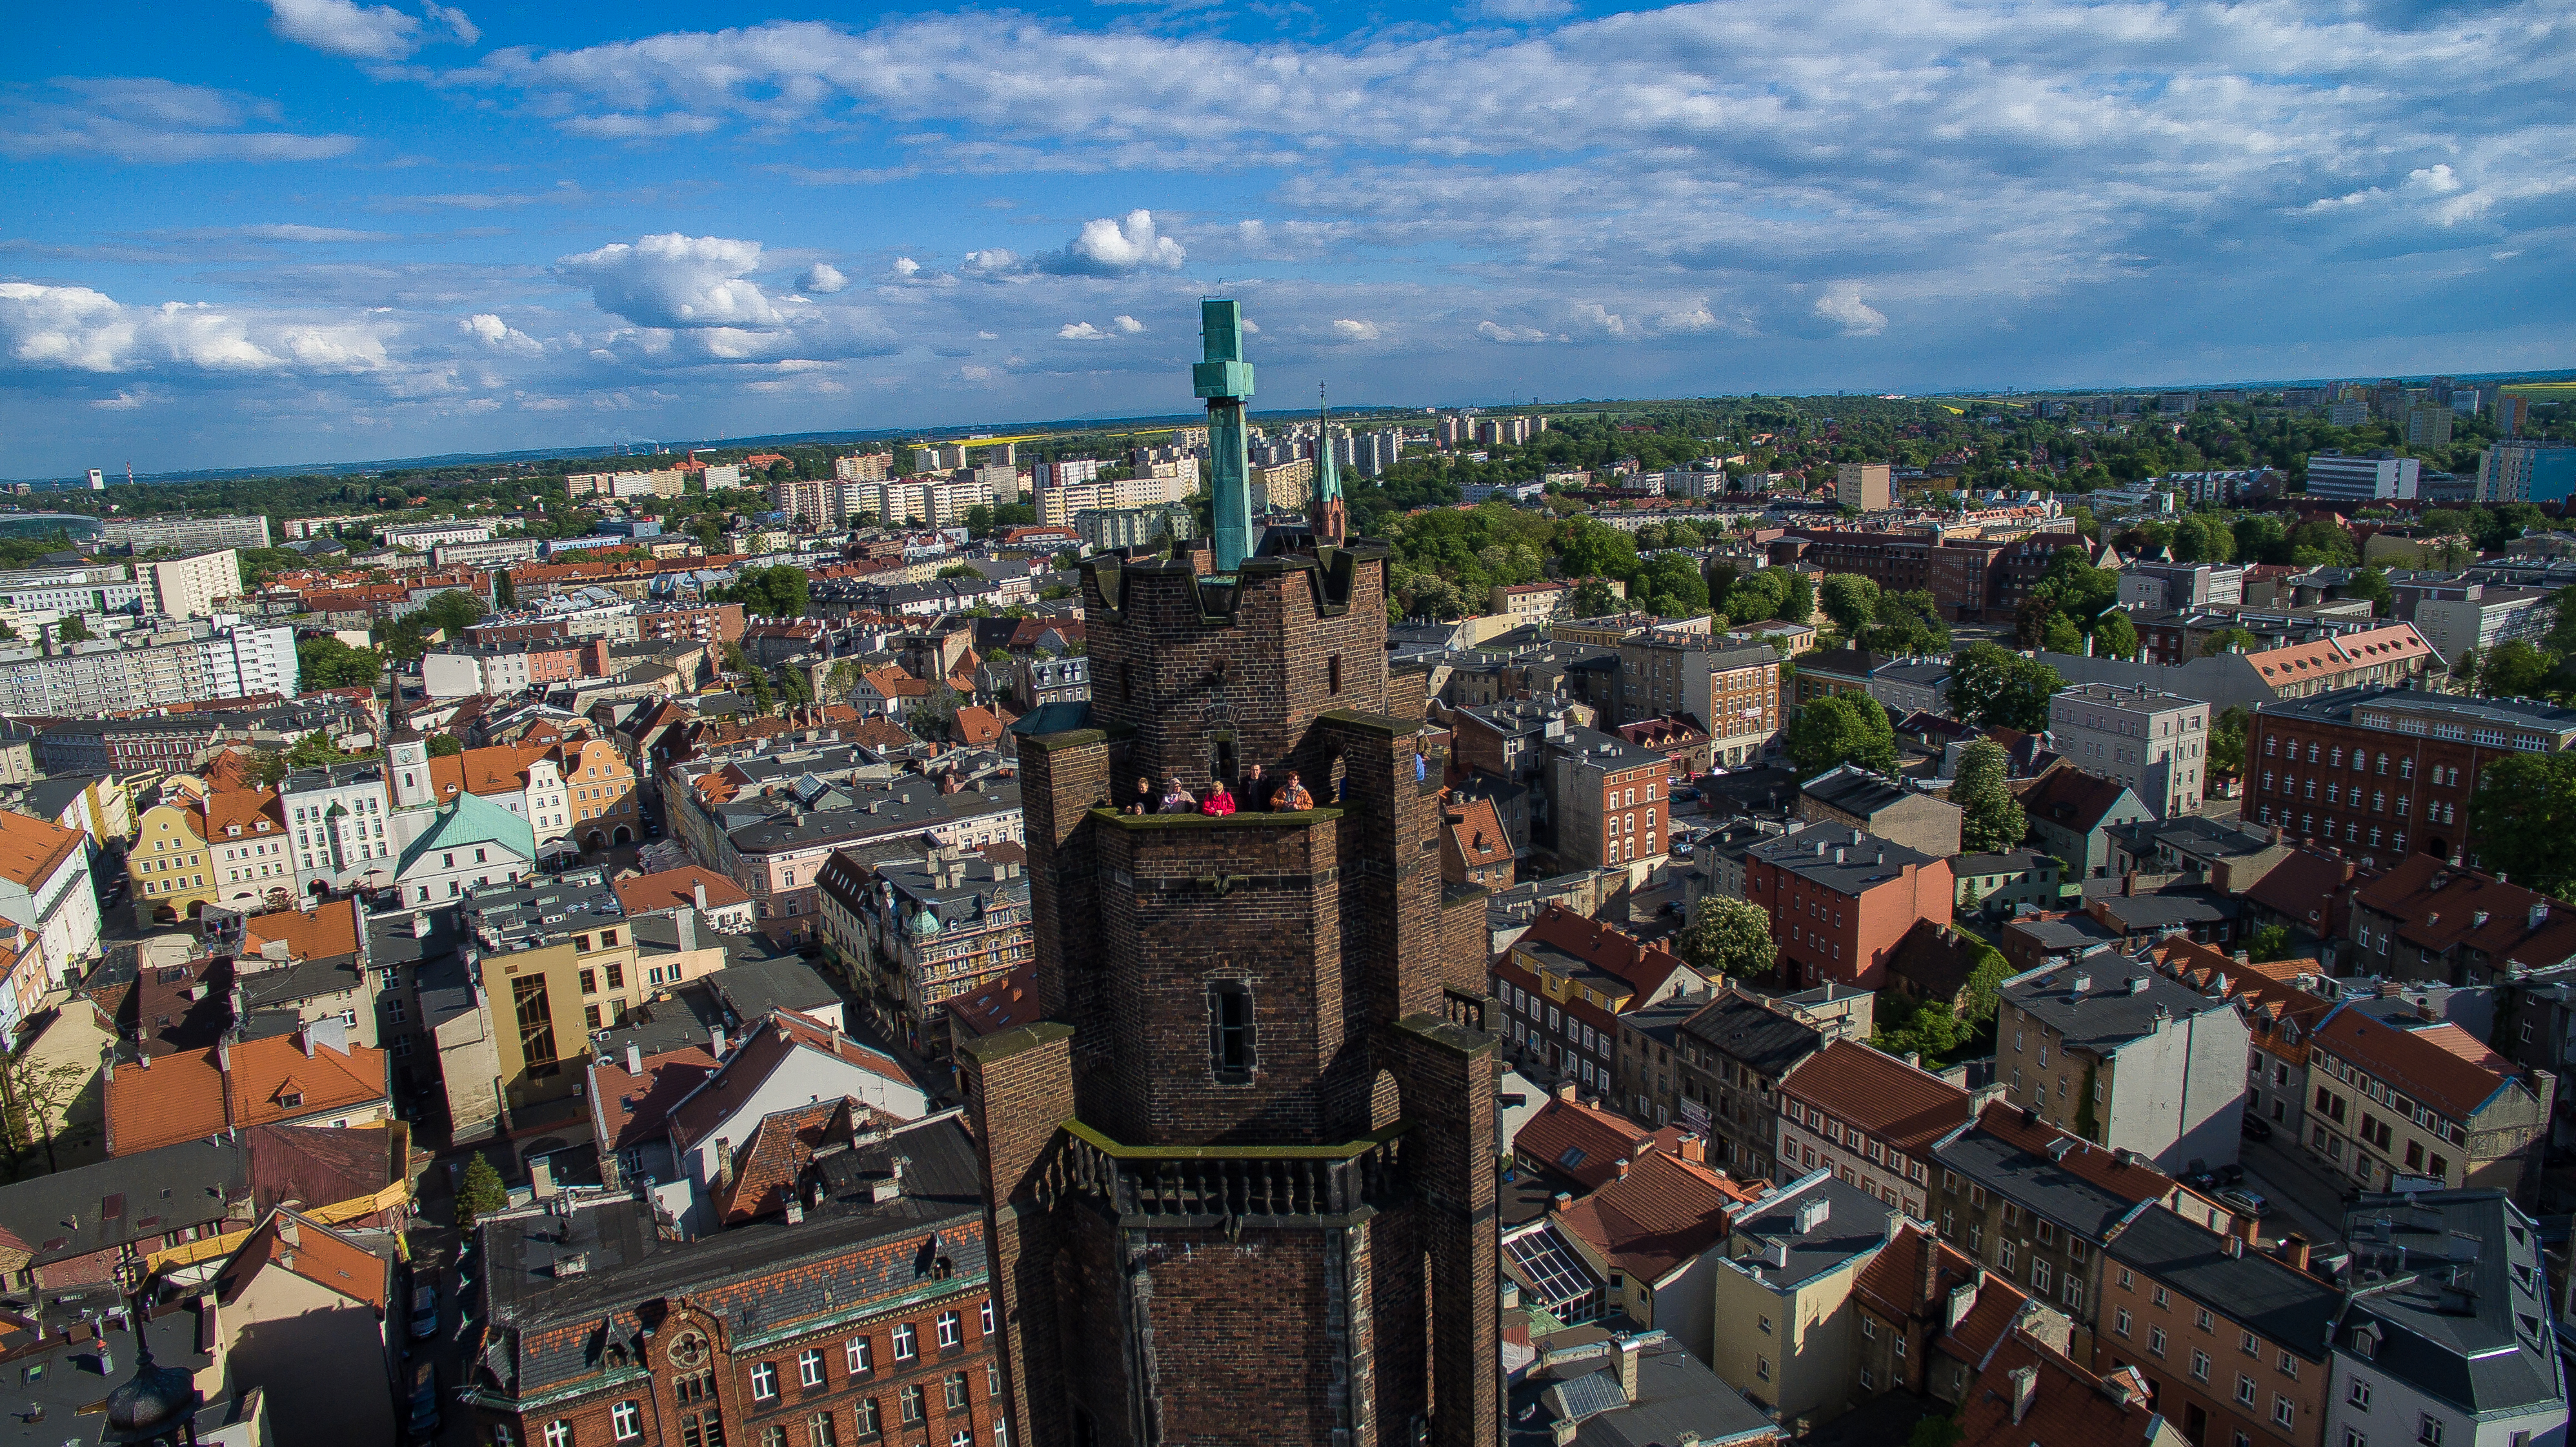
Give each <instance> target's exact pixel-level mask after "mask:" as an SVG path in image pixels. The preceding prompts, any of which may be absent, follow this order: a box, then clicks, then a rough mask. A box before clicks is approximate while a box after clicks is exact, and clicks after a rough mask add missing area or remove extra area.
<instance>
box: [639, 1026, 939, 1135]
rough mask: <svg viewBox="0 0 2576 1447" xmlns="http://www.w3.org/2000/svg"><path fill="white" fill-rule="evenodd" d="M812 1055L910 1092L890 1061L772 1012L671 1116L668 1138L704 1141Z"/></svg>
mask: <svg viewBox="0 0 2576 1447" xmlns="http://www.w3.org/2000/svg"><path fill="white" fill-rule="evenodd" d="M806 1052H811V1053H813V1054H817V1055H821V1056H823V1057H826V1058H828V1059H832V1060H837V1061H840V1062H841V1063H843V1064H845V1065H848V1066H851V1067H853V1068H854V1069H857V1070H861V1071H865V1072H868V1073H869V1074H872V1075H877V1076H880V1077H883V1078H884V1079H886V1080H890V1081H893V1082H895V1083H896V1084H898V1085H902V1086H905V1087H912V1084H913V1083H912V1077H910V1076H908V1075H906V1074H904V1071H903V1067H902V1066H901V1065H898V1064H897V1063H895V1061H894V1058H893V1057H892V1056H888V1055H884V1054H880V1053H879V1052H877V1051H874V1050H870V1049H869V1048H868V1047H866V1046H864V1045H861V1044H860V1043H858V1042H857V1041H855V1040H852V1039H851V1038H849V1037H848V1036H846V1035H843V1034H841V1033H840V1032H838V1031H836V1030H832V1029H828V1028H826V1027H824V1026H822V1025H819V1024H816V1023H815V1022H814V1021H811V1020H808V1019H806V1018H804V1017H803V1016H801V1015H795V1014H791V1013H789V1012H787V1011H785V1010H773V1011H771V1012H770V1013H769V1016H768V1018H767V1019H764V1020H762V1021H760V1022H759V1023H758V1024H757V1025H755V1026H753V1027H751V1028H750V1029H749V1032H748V1033H747V1034H745V1036H744V1037H743V1040H742V1043H741V1044H740V1045H738V1046H736V1047H735V1048H734V1050H733V1052H732V1053H731V1054H729V1055H727V1056H726V1057H725V1059H724V1063H723V1064H722V1065H721V1066H719V1067H717V1070H716V1073H715V1074H714V1075H713V1076H711V1077H709V1078H708V1080H707V1081H706V1083H705V1084H704V1085H703V1086H701V1087H700V1088H699V1089H698V1090H697V1091H696V1093H694V1094H692V1095H691V1096H690V1097H689V1098H688V1099H687V1100H685V1101H682V1102H681V1103H680V1104H679V1105H678V1106H677V1107H675V1108H673V1110H672V1111H671V1113H670V1121H671V1134H672V1137H673V1138H674V1139H675V1140H678V1141H681V1142H683V1143H686V1142H693V1141H699V1140H703V1139H705V1138H706V1137H707V1136H708V1135H709V1134H711V1133H713V1132H714V1130H715V1129H716V1127H717V1126H719V1125H721V1124H723V1123H724V1122H725V1121H727V1120H729V1119H731V1118H732V1117H733V1115H734V1112H736V1111H738V1110H740V1109H741V1108H742V1106H743V1104H744V1103H745V1102H747V1101H749V1100H750V1099H751V1098H752V1095H753V1094H754V1093H755V1092H757V1091H758V1090H759V1089H760V1087H761V1085H762V1083H763V1082H765V1081H767V1080H768V1079H769V1077H770V1076H771V1075H772V1074H774V1073H775V1072H777V1071H778V1070H779V1069H780V1068H781V1067H783V1066H785V1065H786V1064H787V1063H788V1062H789V1061H790V1060H793V1059H795V1058H796V1057H797V1056H798V1055H799V1054H801V1053H806Z"/></svg>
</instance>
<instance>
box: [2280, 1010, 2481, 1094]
mask: <svg viewBox="0 0 2576 1447" xmlns="http://www.w3.org/2000/svg"><path fill="white" fill-rule="evenodd" d="M2315 1043H2316V1048H2318V1049H2320V1050H2327V1051H2331V1052H2333V1053H2334V1054H2335V1055H2337V1056H2340V1057H2342V1058H2343V1059H2345V1060H2349V1061H2351V1062H2352V1063H2353V1064H2354V1065H2355V1066H2356V1067H2358V1068H2360V1069H2363V1070H2367V1071H2369V1072H2370V1073H2371V1074H2373V1075H2375V1076H2378V1077H2379V1078H2380V1079H2381V1080H2384V1081H2386V1082H2387V1083H2388V1084H2389V1085H2390V1086H2391V1087H2393V1088H2395V1089H2397V1090H2400V1091H2403V1092H2405V1093H2406V1094H2407V1095H2410V1096H2413V1097H2415V1098H2416V1099H2418V1100H2420V1101H2422V1102H2424V1103H2425V1104H2426V1105H2429V1106H2431V1107H2433V1108H2434V1109H2435V1110H2438V1111H2440V1112H2441V1113H2442V1114H2444V1115H2447V1116H2449V1117H2451V1118H2452V1119H2453V1120H2459V1121H2465V1120H2467V1119H2469V1118H2470V1117H2471V1116H2474V1115H2476V1114H2477V1113H2478V1112H2479V1111H2480V1110H2482V1109H2484V1108H2485V1106H2486V1103H2487V1102H2488V1101H2490V1100H2492V1099H2494V1098H2495V1095H2496V1092H2498V1091H2500V1090H2502V1089H2504V1087H2505V1086H2506V1085H2507V1084H2508V1083H2509V1082H2511V1081H2512V1080H2513V1079H2514V1078H2515V1076H2516V1075H2517V1074H2519V1072H2518V1070H2517V1069H2516V1068H2515V1066H2514V1063H2513V1062H2512V1061H2510V1060H2507V1059H2505V1058H2504V1057H2503V1056H2501V1055H2498V1054H2497V1053H2495V1051H2493V1050H2491V1049H2488V1048H2487V1046H2486V1044H2485V1042H2483V1041H2481V1040H2479V1039H2478V1038H2477V1037H2476V1036H2474V1035H2472V1034H2470V1033H2469V1032H2468V1031H2466V1030H2463V1029H2461V1028H2460V1027H2459V1026H2457V1025H2454V1024H2451V1023H2450V1022H2449V1021H2447V1020H2445V1021H2438V1022H2436V1021H2410V1020H2403V1019H2400V1020H2396V1021H2381V1020H2376V1019H2373V1018H2371V1017H2370V1016H2369V1015H2367V1014H2365V1013H2363V1012H2362V1011H2360V1010H2357V1009H2354V1008H2352V1006H2351V1004H2350V1002H2346V1003H2345V1004H2343V1005H2339V1006H2337V1007H2336V1008H2335V1012H2334V1013H2333V1014H2331V1015H2328V1016H2327V1017H2326V1022H2325V1024H2324V1025H2322V1026H2320V1027H2318V1030H2317V1034H2316V1042H2315Z"/></svg>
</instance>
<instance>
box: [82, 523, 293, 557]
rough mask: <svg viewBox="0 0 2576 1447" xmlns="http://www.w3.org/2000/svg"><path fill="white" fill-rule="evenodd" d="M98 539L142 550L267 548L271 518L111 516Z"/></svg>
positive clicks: (100, 529) (111, 544) (109, 545)
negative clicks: (269, 520) (269, 519)
mask: <svg viewBox="0 0 2576 1447" xmlns="http://www.w3.org/2000/svg"><path fill="white" fill-rule="evenodd" d="M98 540H99V542H100V544H101V545H103V546H106V547H110V548H129V549H131V550H133V551H135V552H138V553H148V552H152V551H154V550H155V549H159V548H177V549H180V550H181V551H183V552H185V551H193V550H203V549H207V548H264V547H267V546H268V519H267V518H266V517H265V516H263V515H261V514H258V513H249V514H245V515H243V516H240V517H202V518H201V517H187V516H180V517H148V518H108V519H106V520H105V521H104V522H102V523H101V524H100V526H99V535H98Z"/></svg>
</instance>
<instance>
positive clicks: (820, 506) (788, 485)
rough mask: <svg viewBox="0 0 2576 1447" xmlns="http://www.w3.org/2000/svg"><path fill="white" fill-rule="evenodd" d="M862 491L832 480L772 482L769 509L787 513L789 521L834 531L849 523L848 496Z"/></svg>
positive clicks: (804, 479)
mask: <svg viewBox="0 0 2576 1447" xmlns="http://www.w3.org/2000/svg"><path fill="white" fill-rule="evenodd" d="M861 490H862V489H860V488H855V487H852V486H851V485H850V484H848V483H846V482H842V481H839V480H837V479H833V478H819V477H818V478H797V479H795V480H794V481H791V482H773V483H771V484H770V485H769V509H770V511H772V512H783V513H785V514H787V517H788V520H789V521H791V522H793V521H803V522H805V523H807V524H809V525H811V526H814V527H818V528H836V527H840V526H842V525H843V524H844V523H846V522H848V521H849V517H850V510H851V503H850V495H851V494H852V493H854V492H859V491H861Z"/></svg>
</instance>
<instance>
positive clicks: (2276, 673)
mask: <svg viewBox="0 0 2576 1447" xmlns="http://www.w3.org/2000/svg"><path fill="white" fill-rule="evenodd" d="M2432 651H2433V648H2432V645H2431V644H2428V643H2426V642H2425V641H2424V639H2423V637H2422V636H2421V635H2419V634H2418V633H2416V631H2415V625H2414V624H2412V623H2391V624H2389V625H2387V626H2386V627H2383V628H2372V629H2367V630H2365V631H2363V632H2360V633H2346V634H2342V635H2340V636H2337V637H2331V638H2320V639H2318V640H2317V641H2316V642H2314V643H2293V644H2289V645H2288V646H2286V647H2281V648H2267V649H2264V650H2263V651H2261V652H2259V653H2248V654H2246V655H2244V657H2245V661H2246V662H2247V663H2250V664H2252V665H2253V666H2254V668H2255V670H2256V671H2257V672H2258V673H2260V674H2261V675H2262V678H2263V682H2264V684H2265V685H2266V686H2269V687H2273V688H2281V687H2285V686H2294V685H2297V684H2300V683H2304V682H2307V681H2308V680H2310V679H2312V678H2319V677H2323V676H2324V675H2326V674H2333V673H2344V672H2349V671H2351V670H2354V669H2359V668H2370V667H2375V666H2377V665H2379V664H2383V663H2395V662H2400V661H2403V660H2406V659H2420V658H2423V657H2424V656H2425V655H2427V654H2430V653H2431V652H2432Z"/></svg>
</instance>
